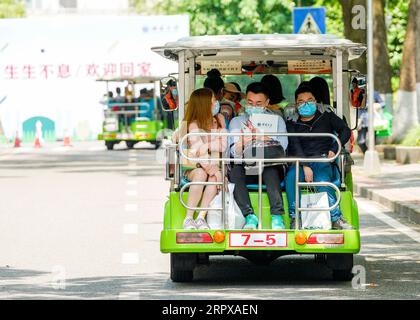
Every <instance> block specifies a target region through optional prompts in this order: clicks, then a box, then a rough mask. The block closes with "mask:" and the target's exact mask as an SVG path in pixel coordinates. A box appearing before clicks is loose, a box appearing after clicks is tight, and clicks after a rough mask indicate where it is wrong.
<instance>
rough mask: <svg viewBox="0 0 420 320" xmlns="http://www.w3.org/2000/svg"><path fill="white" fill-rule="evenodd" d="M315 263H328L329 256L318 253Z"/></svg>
mask: <svg viewBox="0 0 420 320" xmlns="http://www.w3.org/2000/svg"><path fill="white" fill-rule="evenodd" d="M315 262H317V263H326V262H327V256H326V255H325V254H323V253H317V254H315Z"/></svg>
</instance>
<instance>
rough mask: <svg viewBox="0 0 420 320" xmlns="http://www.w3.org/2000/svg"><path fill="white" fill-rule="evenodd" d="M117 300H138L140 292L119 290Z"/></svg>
mask: <svg viewBox="0 0 420 320" xmlns="http://www.w3.org/2000/svg"><path fill="white" fill-rule="evenodd" d="M118 300H140V292H121V293H120V294H119V295H118Z"/></svg>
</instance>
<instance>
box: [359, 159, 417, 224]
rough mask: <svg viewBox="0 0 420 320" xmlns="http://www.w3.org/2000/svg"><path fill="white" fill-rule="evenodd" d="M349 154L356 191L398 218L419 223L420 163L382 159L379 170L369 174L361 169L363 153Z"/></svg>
mask: <svg viewBox="0 0 420 320" xmlns="http://www.w3.org/2000/svg"><path fill="white" fill-rule="evenodd" d="M352 157H353V159H354V161H355V165H354V166H353V167H352V172H353V180H354V191H355V193H358V194H359V195H360V196H361V197H364V198H367V199H370V200H373V201H376V202H379V203H381V204H382V205H384V206H386V207H387V208H389V209H390V211H392V212H395V213H396V214H397V215H398V217H400V218H403V219H405V220H408V221H409V222H411V223H416V224H420V163H417V164H407V165H401V164H397V163H396V162H395V161H390V160H384V159H383V158H381V173H380V174H379V175H376V176H368V175H366V173H365V172H364V171H363V156H362V155H361V154H352Z"/></svg>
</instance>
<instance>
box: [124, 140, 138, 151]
mask: <svg viewBox="0 0 420 320" xmlns="http://www.w3.org/2000/svg"><path fill="white" fill-rule="evenodd" d="M125 144H126V145H127V148H128V149H133V148H134V145H135V144H136V143H135V142H134V141H126V142H125Z"/></svg>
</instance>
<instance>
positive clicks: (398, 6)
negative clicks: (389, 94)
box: [385, 0, 409, 90]
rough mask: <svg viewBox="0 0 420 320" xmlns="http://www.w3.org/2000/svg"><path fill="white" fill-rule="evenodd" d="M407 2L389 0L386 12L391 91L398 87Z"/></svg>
mask: <svg viewBox="0 0 420 320" xmlns="http://www.w3.org/2000/svg"><path fill="white" fill-rule="evenodd" d="M408 7H409V1H406V0H390V1H388V6H387V8H386V9H385V11H386V20H387V29H388V50H389V60H390V63H391V67H392V74H393V78H394V79H393V85H392V87H393V89H394V90H396V89H397V88H398V86H399V84H398V79H399V75H400V67H401V62H402V52H403V47H404V41H405V34H406V30H407V21H408Z"/></svg>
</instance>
